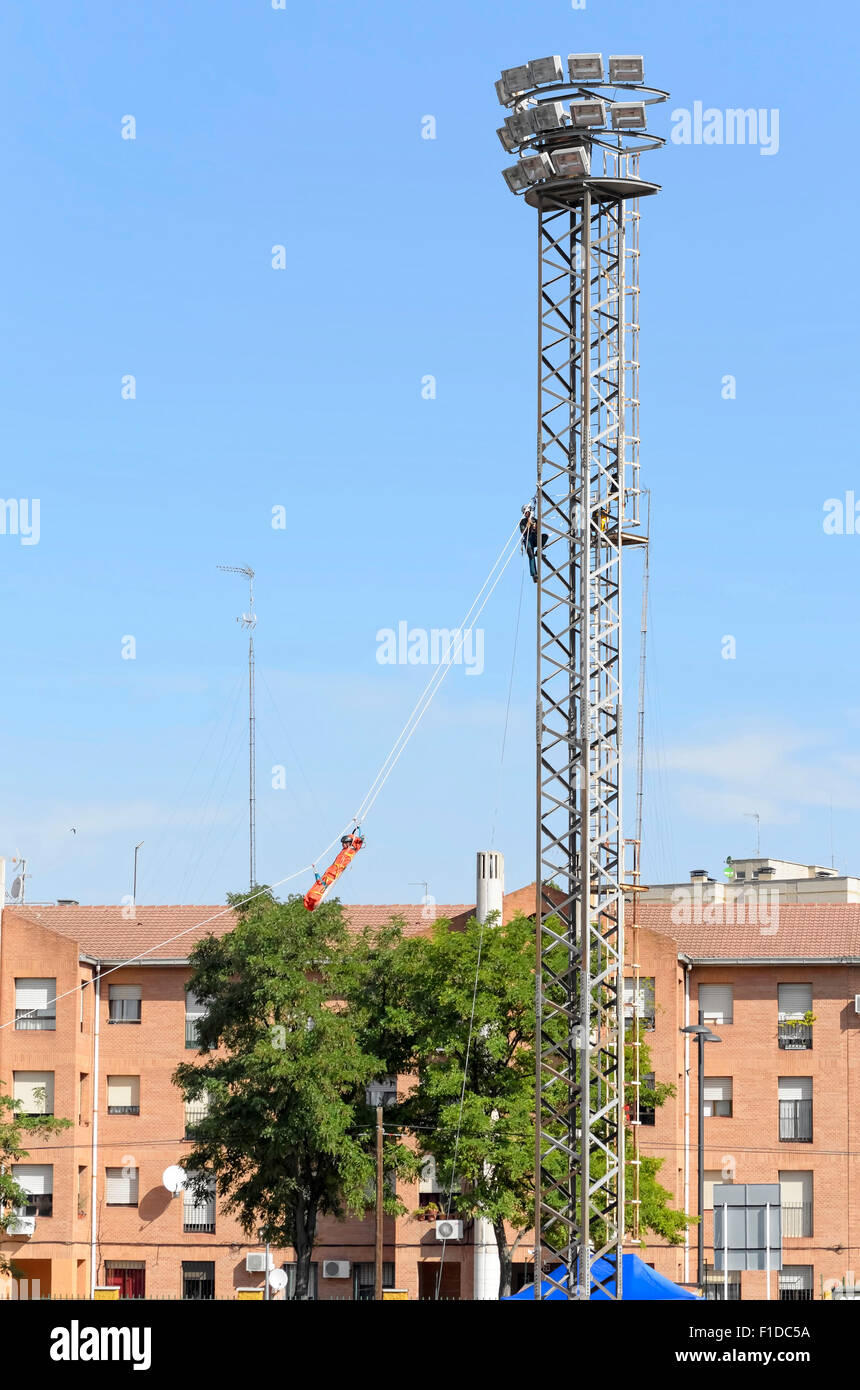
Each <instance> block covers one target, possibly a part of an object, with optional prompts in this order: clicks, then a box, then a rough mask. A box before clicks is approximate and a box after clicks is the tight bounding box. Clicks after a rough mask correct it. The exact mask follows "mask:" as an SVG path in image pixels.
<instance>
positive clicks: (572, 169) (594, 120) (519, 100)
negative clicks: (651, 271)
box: [496, 53, 648, 193]
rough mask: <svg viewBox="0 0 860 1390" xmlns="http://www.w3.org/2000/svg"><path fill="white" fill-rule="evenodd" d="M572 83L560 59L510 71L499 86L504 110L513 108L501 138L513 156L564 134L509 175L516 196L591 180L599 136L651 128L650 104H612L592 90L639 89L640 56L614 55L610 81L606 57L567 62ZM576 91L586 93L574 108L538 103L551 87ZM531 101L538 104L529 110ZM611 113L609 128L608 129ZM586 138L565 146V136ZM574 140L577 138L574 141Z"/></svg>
mask: <svg viewBox="0 0 860 1390" xmlns="http://www.w3.org/2000/svg"><path fill="white" fill-rule="evenodd" d="M567 71H568V79H567V80H566V79H565V75H564V67H563V64H562V61H561V58H560V57H559V56H558V54H554V55H553V56H552V57H549V58H536V59H535V60H534V61H533V62H531V63H524V64H523V65H522V66H521V67H518V68H506V69H505V70H504V71H503V72H502V75H501V77H500V79H499V81H498V82H497V83H496V94H497V96H498V98H499V101H500V102H501V104H502V105H503V106H512V107H513V108H514V109H513V114H512V115H510V116H508V117H507V118H506V119H505V123H504V125H503V126H502V127H501V128H500V129H499V131H498V136H499V140H500V141H501V143H502V146H503V148H504V149H505V150H506V151H507V153H508V154H513V153H514V152H515V151H516V150H518V149H519V148H520V147H521V146H522V145H525V144H529V143H530V142H531V141H533V140H534V139H535V137H541V136H544V137H545V136H547V135H551V134H553V133H555V134H556V135H558V133H559V132H562V136H561V139H560V140H558V139H557V140H555V141H553V147H552V148H551V149H550V150H549V151H547V150H535V151H533V152H532V153H531V154H528V155H525V156H524V157H523V158H521V159H519V160H518V162H517V163H516V164H514V165H513V166H512V167H511V168H508V169H504V170H503V171H502V172H503V174H504V177H505V180H506V182H507V185H508V187H509V188H510V190H511V192H512V193H521V192H522V191H523V190H524V189H526V188H528V187H530V186H531V185H532V184H535V183H540V182H542V181H543V180H544V179H549V178H563V179H575V178H587V177H588V175H589V174H590V172H591V148H590V142H591V139H592V138H594V136H595V134H596V133H597V132H598V131H605V132H607V133H608V132H609V131H610V129H611V130H612V131H615V132H618V133H619V134H620V133H621V132H623V131H631V132H643V131H644V130H645V126H646V124H647V117H646V111H645V108H646V106H647V105H648V103H647V102H645V101H615V100H606V99H605V98H604V97H602V96H599V95H595V94H594V93H593V92H590V91H588V90H587V89H588V88H591V87H595V86H607V85H608V86H612V87H624V86H628V87H637V86H640V85H642V84H644V81H645V63H644V59H643V58H642V57H640V56H638V55H631V54H614V55H612V56H610V59H609V76H608V78H607V76H606V74H605V70H604V64H603V55H602V54H601V53H571V54H570V55H569V57H568V60H567ZM559 84H561V85H563V86H567V85H573V86H576V87H579V88H583V87H584V88H586V91H585V92H584V93H582V92H580V96H579V97H578V98H577V99H576V100H574V101H571V102H569V104H568V105H567V106H565V103H564V102H563V101H555V100H551V99H546V100H542V101H538V100H537V99H536V98H537V92H536V89H539V88H541V87H546V86H548V85H550V86H552V85H559ZM530 100H531V102H532V104H531V105H529V104H528V103H529V101H530ZM607 110H608V113H609V122H608V123H607ZM566 129H568V130H570V131H571V134H573V133H574V132H581V134H580V135H579V137H578V140H577V143H576V144H573V145H570V146H564V144H563V132H564V131H565V130H566ZM574 138H577V137H576V136H574Z"/></svg>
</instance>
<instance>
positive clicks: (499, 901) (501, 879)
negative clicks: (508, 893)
mask: <svg viewBox="0 0 860 1390" xmlns="http://www.w3.org/2000/svg"><path fill="white" fill-rule="evenodd" d="M504 905H505V856H504V855H503V854H499V853H498V851H497V850H492V849H490V850H479V851H478V875H477V886H476V890H475V916H476V917H477V919H478V921H479V922H486V920H487V918H488V917H489V915H490V913H491V912H497V913H498V914H499V915H498V918H497V919H496V920H497V923H501V921H502V914H503V911H504Z"/></svg>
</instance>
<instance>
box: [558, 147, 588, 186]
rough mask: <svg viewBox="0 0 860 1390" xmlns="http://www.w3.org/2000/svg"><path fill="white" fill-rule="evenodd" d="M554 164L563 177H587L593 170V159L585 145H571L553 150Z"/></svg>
mask: <svg viewBox="0 0 860 1390" xmlns="http://www.w3.org/2000/svg"><path fill="white" fill-rule="evenodd" d="M552 165H553V168H554V169H555V172H556V173H557V174H558V175H559V176H560V177H561V178H563V179H581V178H587V176H588V175H589V174H590V172H591V159H590V157H589V152H588V150H587V149H586V147H585V146H584V145H571V146H570V147H569V148H567V149H564V150H553V152H552Z"/></svg>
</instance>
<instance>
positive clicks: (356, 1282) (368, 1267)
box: [352, 1260, 394, 1299]
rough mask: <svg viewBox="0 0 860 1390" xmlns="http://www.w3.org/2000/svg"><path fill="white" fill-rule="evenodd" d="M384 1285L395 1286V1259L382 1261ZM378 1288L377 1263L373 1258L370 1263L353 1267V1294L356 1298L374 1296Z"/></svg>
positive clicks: (386, 1287)
mask: <svg viewBox="0 0 860 1390" xmlns="http://www.w3.org/2000/svg"><path fill="white" fill-rule="evenodd" d="M382 1287H383V1288H384V1289H393V1288H394V1261H393V1260H383V1261H382ZM375 1288H376V1265H375V1264H374V1262H373V1261H372V1260H371V1261H370V1262H369V1263H368V1264H356V1265H353V1267H352V1296H353V1298H355V1299H368V1298H373V1293H374V1289H375Z"/></svg>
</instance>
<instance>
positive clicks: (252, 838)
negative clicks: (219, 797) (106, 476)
mask: <svg viewBox="0 0 860 1390" xmlns="http://www.w3.org/2000/svg"><path fill="white" fill-rule="evenodd" d="M218 568H219V570H223V572H224V573H225V574H243V575H244V576H245V578H246V579H247V581H248V611H247V613H243V614H242V615H241V617H239V618H237V619H236V622H237V623H241V624H242V627H243V628H247V629H248V841H249V861H250V871H251V887H252V888H255V887H256V886H257V832H256V801H257V773H256V767H257V753H256V732H255V724H256V718H255V714H254V628H255V627H256V626H257V615H256V613H255V612H254V571H253V570H252V569H251V566H250V565H219V566H218Z"/></svg>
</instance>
